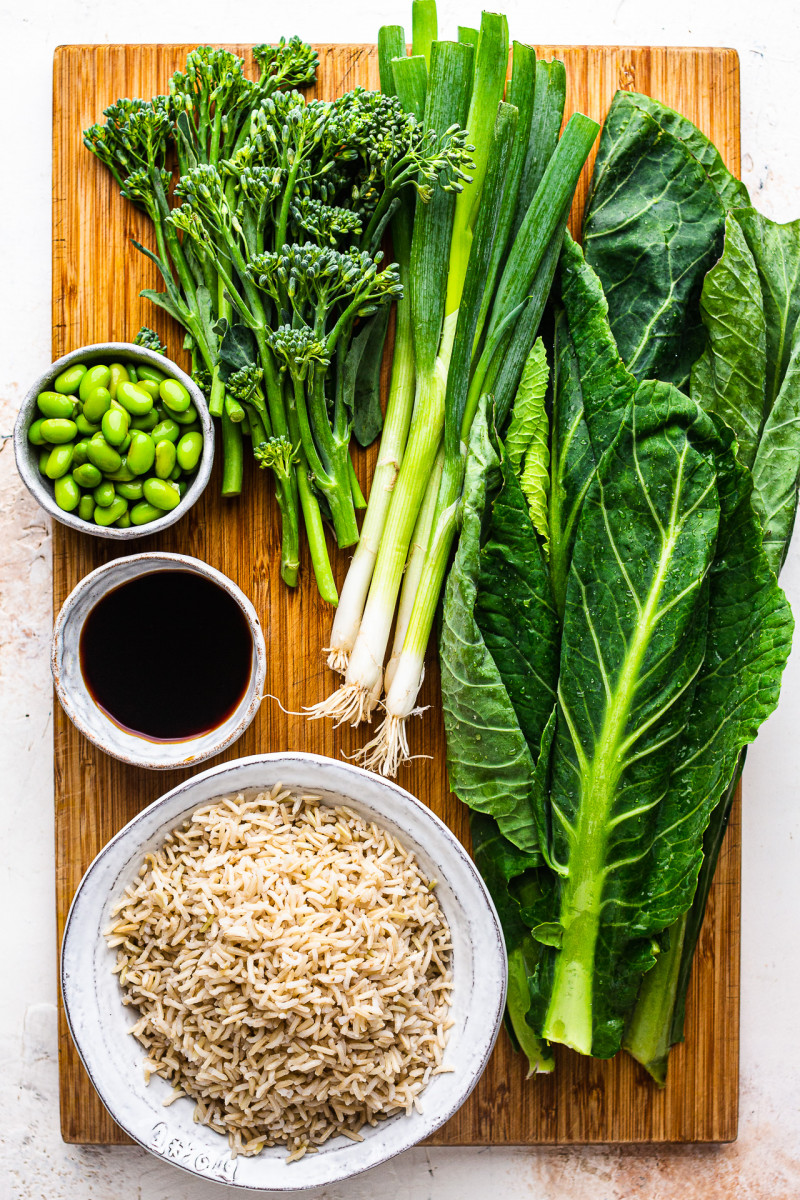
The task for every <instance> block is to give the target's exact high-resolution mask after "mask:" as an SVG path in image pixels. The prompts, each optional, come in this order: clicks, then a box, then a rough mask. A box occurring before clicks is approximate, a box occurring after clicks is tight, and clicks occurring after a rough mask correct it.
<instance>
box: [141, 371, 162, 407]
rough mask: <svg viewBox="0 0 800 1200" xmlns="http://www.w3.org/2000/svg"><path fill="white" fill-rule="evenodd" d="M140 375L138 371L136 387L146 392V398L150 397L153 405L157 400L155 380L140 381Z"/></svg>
mask: <svg viewBox="0 0 800 1200" xmlns="http://www.w3.org/2000/svg"><path fill="white" fill-rule="evenodd" d="M141 375H142V373H141V371H140V372H139V382H138V383H137V385H136V386H137V387H138V388H141V389H142V391H143V392H147V394H148V396H150V397H151V399H152V401H153V403H154V404H155V402H156V400H157V399H158V384H157V383H156V381H155V379H142V377H141Z"/></svg>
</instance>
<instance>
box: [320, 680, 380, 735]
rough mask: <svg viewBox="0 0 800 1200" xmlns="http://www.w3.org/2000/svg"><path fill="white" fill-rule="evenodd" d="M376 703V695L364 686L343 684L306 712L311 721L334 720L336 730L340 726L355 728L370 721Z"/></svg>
mask: <svg viewBox="0 0 800 1200" xmlns="http://www.w3.org/2000/svg"><path fill="white" fill-rule="evenodd" d="M376 703H377V696H376V695H375V693H374V692H370V691H368V690H367V689H366V688H365V687H364V686H363V685H362V684H360V683H343V684H342V685H341V687H338V688H337V689H336V691H335V692H332V693H331V695H330V696H328V697H327V699H325V700H320V701H319V703H318V704H311V705H308V706H307V707H306V709H305V711H306V713H307V714H308V719H309V721H319V720H322V719H325V718H329V719H332V720H333V727H334V729H336V728H338V727H339V725H352V726H353V727H354V728H355V727H356V726H358V725H360V724H361V723H362V721H369V719H370V717H371V716H372V710H373V709H374V708H375V705H376Z"/></svg>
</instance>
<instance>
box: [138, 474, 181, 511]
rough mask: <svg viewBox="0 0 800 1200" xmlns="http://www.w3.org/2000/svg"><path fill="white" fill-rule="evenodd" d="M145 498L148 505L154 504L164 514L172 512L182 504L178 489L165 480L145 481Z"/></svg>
mask: <svg viewBox="0 0 800 1200" xmlns="http://www.w3.org/2000/svg"><path fill="white" fill-rule="evenodd" d="M144 498H145V500H146V501H147V503H148V504H153V505H155V507H156V508H161V509H163V510H164V512H172V510H173V508H177V507H178V505H179V504H180V502H181V494H180V492H179V491H178V489H177V488H176V487H173V485H172V484H171V483H167V481H166V480H165V479H152V478H151V479H145V481H144Z"/></svg>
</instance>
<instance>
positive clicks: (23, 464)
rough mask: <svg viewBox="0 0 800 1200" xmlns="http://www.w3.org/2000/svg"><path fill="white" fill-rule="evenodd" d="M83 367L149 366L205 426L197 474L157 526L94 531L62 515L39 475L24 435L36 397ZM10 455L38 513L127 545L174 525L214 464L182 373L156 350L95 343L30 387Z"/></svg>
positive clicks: (202, 412)
mask: <svg viewBox="0 0 800 1200" xmlns="http://www.w3.org/2000/svg"><path fill="white" fill-rule="evenodd" d="M81 362H82V363H88V364H89V365H91V364H92V363H96V362H107V363H112V362H122V363H125V362H133V363H134V364H135V363H137V362H139V363H147V364H148V365H149V366H151V367H156V368H157V369H158V370H160V371H164V372H165V373H166V374H168V375H171V376H172V377H173V378H174V379H177V380H179V382H180V383H182V384H183V386H184V387H185V388H186V390H187V391H188V393H189V395H190V396H191V397H192V402H193V404H194V406H195V408H196V409H197V411H198V414H199V416H200V422H201V424H202V426H203V453H202V455H201V457H200V464H199V466H198V468H197V473H196V475H194V477H193V478H192V480H191V482H190V484H189V487H188V488H187V490H186V495H185V496H184V497H183V499H182V500H181V502H180V504H178V505H176V507H175V508H173V510H172V512H165V513H164V515H163V517H159V518H158V519H157V520H156V521H150V522H149V523H148V524H147V525H138V526H136V525H131V526H130V527H129V528H128V529H114V528H112V527H111V526H109V528H108V529H103V528H102V527H101V526H100V525H95V524H94V522H93V521H83V520H81V518H80V517H79V516H77V515H76V514H75V513H68V512H64V510H63V509H62V508H59V507H58V505H57V504H56V501H55V495H54V493H53V484H52V482H51V481H50V480H49V479H45V478H44V477H43V476H42V475H41V473H40V471H39V450H40V447H39V446H33V445H31V443H30V442H29V441H28V429H29V427H30V425H31V424H32V422H33V421H34V420H35V419H36V416H37V415H38V410H37V408H36V397H37V396H38V395H39V393H40V392H44V391H49V390H51V389H52V385H53V381H54V380H55V379H56V377H57V376H58V375H60V374H61V372H62V371H65V370H66V369H67V367H70V366H72V365H73V364H74V363H81ZM14 455H15V457H16V460H17V470H18V471H19V473H20V475H21V476H22V482H23V483H24V484H25V486H26V488H27V489H28V491H29V492H30V493H31V495H32V496H33V497H34V499H35V500H38V502H39V504H41V506H42V508H43V509H44V510H45V511H46V512H48V513H49V514H50V516H51V517H53V518H54V520H56V521H60V522H61V524H62V525H69V527H70V529H77V530H79V531H80V532H81V533H89V534H91V535H92V536H93V537H102V538H111V539H112V541H117V542H130V541H132V540H133V539H134V538H140V537H149V536H150V535H151V534H153V533H159V532H160V530H162V529H167V528H168V526H170V525H174V524H175V522H176V521H180V519H181V517H182V516H184V515H185V514H186V513H187V512H188V511H189V509H190V508H191V507H192V505H193V504H195V503H196V501H197V500H198V499H199V498H200V496H201V495H202V494H203V492H204V490H205V487H206V484H207V483H208V480H209V477H210V475H211V467H212V466H213V463H214V424H213V422H212V420H211V417H210V415H209V412H208V405H207V404H206V402H205V397H204V396H203V393H202V392H201V391H200V388H199V387H198V386H197V384H196V383H195V382H194V380H192V379H190V377H189V376H188V375H187V374H186V372H185V371H182V370H181V369H180V367H178V366H176V364H175V363H174V362H172V361H171V360H170V359H168V358H165V357H164V355H163V354H156V352H155V351H154V350H148V349H147V348H146V347H144V346H134V345H133V343H132V342H98V343H96V344H95V345H92V346H82V347H81V348H80V349H79V350H72V351H70V353H69V354H65V355H64V356H63V357H62V358H59V359H57V360H56V362H54V363H53V365H52V366H50V367H48V368H47V370H46V371H45V372H44V374H42V375H40V376H39V378H38V379H37V380H36V382H35V383H34V384H33V386H32V387H31V389H30V391H29V392H28V394H27V396H26V397H25V399H24V400H23V402H22V407H21V408H20V410H19V413H18V414H17V420H16V423H15V425H14Z"/></svg>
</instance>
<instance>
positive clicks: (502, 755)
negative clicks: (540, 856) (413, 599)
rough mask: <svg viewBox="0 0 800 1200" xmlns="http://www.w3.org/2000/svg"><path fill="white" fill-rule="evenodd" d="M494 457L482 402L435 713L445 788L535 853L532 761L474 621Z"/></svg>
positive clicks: (448, 594)
mask: <svg viewBox="0 0 800 1200" xmlns="http://www.w3.org/2000/svg"><path fill="white" fill-rule="evenodd" d="M498 466H499V458H498V455H497V452H496V451H495V449H494V447H493V446H492V443H491V439H490V436H489V428H488V420H487V406H486V401H485V400H483V401H482V402H481V405H480V407H479V410H478V413H477V414H476V417H475V420H474V422H473V425H472V430H471V433H470V445H469V453H468V455H467V463H466V471H465V479H464V496H463V500H462V524H461V535H460V537H459V542H458V547H457V549H456V555H455V560H454V562H453V566H452V568H451V570H450V575H449V577H448V580H447V586H446V589H445V597H444V608H443V614H442V630H441V638H440V656H439V657H440V662H441V669H442V709H443V713H444V722H445V729H446V732H447V769H448V775H449V780H450V787H451V789H452V791H454V792H455V793H456V795H457V796H458V797H459V799H460V800H462V801H463V802H464V803H465V804H466V805H468V806H469V807H470V808H472V809H473V810H476V811H477V812H484V813H488V814H490V815H491V816H493V817H495V819H496V821H497V823H498V826H499V828H500V830H501V831H502V833H503V834H504V835H505V837H507V838H508V839H509V841H510V842H512V843H513V845H515V846H516V847H517V848H518V849H520V850H523V851H525V852H527V853H530V854H536V853H538V839H537V836H536V827H535V822H534V817H533V812H532V808H531V787H532V779H533V771H534V763H533V759H532V757H531V752H530V749H529V748H528V743H527V742H526V740H525V735H524V734H523V732H522V730H521V729H520V725H519V721H518V720H517V716H516V714H515V712H514V708H513V706H512V704H511V701H510V700H509V698H508V693H507V691H506V689H505V686H504V684H503V681H502V679H501V677H500V673H499V671H498V669H497V665H496V663H495V661H494V659H493V657H492V655H491V654H490V652H489V650H488V648H487V646H486V643H485V642H484V640H483V635H482V634H481V631H480V628H479V627H478V624H477V621H476V620H475V604H476V596H477V591H478V577H479V573H480V538H481V522H482V519H483V512H484V508H485V505H486V494H487V484H488V479H489V476H490V475H491V474H492V473H493V472H496V471H497V468H498Z"/></svg>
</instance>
